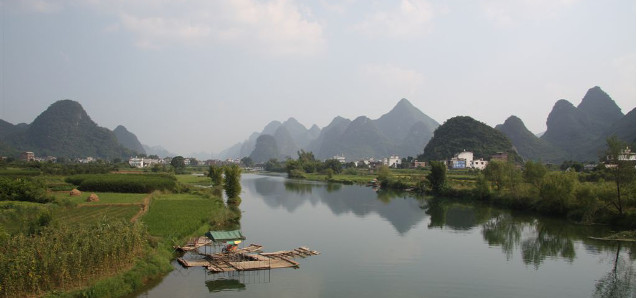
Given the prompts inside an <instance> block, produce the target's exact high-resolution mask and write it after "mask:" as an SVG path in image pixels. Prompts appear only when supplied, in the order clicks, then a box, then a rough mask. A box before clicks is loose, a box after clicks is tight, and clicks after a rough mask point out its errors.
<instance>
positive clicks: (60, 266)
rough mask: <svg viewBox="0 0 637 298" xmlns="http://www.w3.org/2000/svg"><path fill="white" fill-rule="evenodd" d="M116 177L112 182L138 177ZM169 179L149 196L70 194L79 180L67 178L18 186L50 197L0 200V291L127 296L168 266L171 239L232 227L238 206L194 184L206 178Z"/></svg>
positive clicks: (175, 241) (181, 240)
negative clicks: (169, 186)
mask: <svg viewBox="0 0 637 298" xmlns="http://www.w3.org/2000/svg"><path fill="white" fill-rule="evenodd" d="M101 175H104V174H101ZM85 176H86V177H87V178H92V177H93V176H91V175H90V174H89V175H85ZM95 177H97V176H95ZM119 177H125V178H126V179H120V181H117V184H115V185H114V188H117V187H118V186H121V185H123V184H126V183H133V184H135V183H138V182H139V181H140V178H142V177H141V176H140V175H126V176H119ZM158 177H163V176H160V175H158ZM151 178H152V177H151ZM170 179H171V180H174V181H177V180H178V181H179V183H178V184H176V185H175V186H174V188H175V189H174V190H171V191H154V192H152V193H151V194H148V193H120V192H95V193H93V192H79V191H77V190H74V191H73V192H70V190H71V189H74V188H77V185H73V184H71V183H69V182H68V181H67V179H65V176H51V175H42V176H40V177H38V178H37V179H32V180H33V181H34V182H33V183H31V184H24V186H23V187H22V188H24V189H25V190H24V192H25V193H26V192H27V191H31V192H30V193H38V194H40V196H41V197H43V198H45V199H46V201H48V202H49V203H46V204H43V203H36V202H21V201H4V202H0V296H6V295H8V296H14V295H17V296H36V297H37V296H44V297H78V296H81V297H118V296H123V295H128V294H130V293H133V292H135V291H137V290H139V289H140V288H141V287H143V286H144V285H145V284H147V283H148V282H149V281H152V280H156V279H158V278H161V277H163V276H165V274H166V273H168V272H170V271H171V270H173V267H172V265H171V261H172V260H173V259H174V258H175V257H176V256H177V255H176V254H175V252H174V249H173V246H174V245H177V244H183V243H184V242H185V241H186V240H187V239H188V238H189V237H192V236H200V235H203V234H204V233H205V232H207V231H209V230H213V229H220V228H222V229H223V228H235V227H236V226H237V225H238V222H239V219H240V216H241V213H240V210H239V209H238V207H237V206H231V207H227V206H226V204H225V203H224V201H223V197H222V194H221V191H220V190H219V189H213V188H201V187H195V185H200V184H202V183H205V182H206V181H204V180H207V182H208V185H209V181H210V180H209V179H208V178H205V177H204V178H200V177H196V178H193V177H191V175H185V176H184V177H181V176H177V177H174V176H172V177H171V178H170ZM6 180H7V179H6ZM7 181H12V180H7ZM17 181H20V180H17ZM29 181H31V180H29ZM36 188H37V189H36ZM111 188H113V187H111ZM33 189H35V190H37V191H39V192H35V191H33ZM109 189H110V188H109ZM10 190H12V189H10ZM13 191H14V192H16V191H17V190H13ZM89 194H90V196H91V197H95V198H97V200H93V201H90V202H86V200H87V199H86V198H87V196H89ZM38 198H39V197H38ZM36 199H37V198H36ZM40 201H42V200H40ZM43 247H48V249H46V250H43V249H42V248H43Z"/></svg>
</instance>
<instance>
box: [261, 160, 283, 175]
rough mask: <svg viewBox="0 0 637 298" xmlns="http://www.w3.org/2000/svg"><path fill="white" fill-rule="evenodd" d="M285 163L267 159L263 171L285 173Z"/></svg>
mask: <svg viewBox="0 0 637 298" xmlns="http://www.w3.org/2000/svg"><path fill="white" fill-rule="evenodd" d="M285 165H286V162H279V161H278V160H277V159H276V158H271V159H269V160H268V161H267V162H266V163H265V165H264V167H263V169H264V170H266V171H268V172H285V171H286V167H285Z"/></svg>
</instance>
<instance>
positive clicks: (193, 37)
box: [20, 0, 326, 55]
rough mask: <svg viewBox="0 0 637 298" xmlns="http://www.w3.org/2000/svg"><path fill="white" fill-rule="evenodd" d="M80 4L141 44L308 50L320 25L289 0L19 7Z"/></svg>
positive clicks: (99, 1)
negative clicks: (112, 20)
mask: <svg viewBox="0 0 637 298" xmlns="http://www.w3.org/2000/svg"><path fill="white" fill-rule="evenodd" d="M76 5H77V6H85V7H88V8H90V9H93V10H95V11H97V12H99V13H101V14H105V15H113V16H115V17H116V18H117V21H116V23H114V24H111V25H109V26H107V27H106V28H104V29H105V31H107V32H115V31H118V30H123V31H128V32H130V33H132V34H133V36H134V38H135V43H136V45H137V46H139V47H142V48H155V49H157V48H162V47H166V46H193V45H198V46H217V45H220V44H221V45H229V46H233V47H241V48H247V49H251V50H254V51H257V52H261V53H263V52H265V53H266V54H273V55H313V54H316V53H319V52H321V51H322V50H324V48H325V44H326V41H325V37H324V33H323V27H322V26H321V24H320V23H319V22H318V21H316V20H314V18H313V16H312V12H311V11H310V10H309V8H307V7H305V6H302V5H299V4H297V3H296V2H295V1H294V0H266V1H262V0H214V1H208V0H178V1H177V0H176V1H171V0H156V1H155V0H136V1H125V0H86V1H79V2H78V1H73V0H60V1H48V0H24V1H20V7H21V8H22V9H25V8H27V9H28V10H30V11H36V12H56V11H59V10H61V9H63V8H64V7H65V6H76Z"/></svg>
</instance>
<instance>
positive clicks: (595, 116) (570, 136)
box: [496, 86, 635, 163]
mask: <svg viewBox="0 0 637 298" xmlns="http://www.w3.org/2000/svg"><path fill="white" fill-rule="evenodd" d="M546 125H547V130H546V132H545V133H543V134H541V135H540V136H539V137H537V136H535V135H533V134H532V133H531V132H529V131H528V130H527V129H526V127H525V126H524V123H523V122H522V120H520V119H519V118H518V117H515V116H511V117H509V118H508V119H507V120H506V121H505V122H504V123H503V124H499V125H497V126H496V129H498V130H500V131H502V132H503V133H504V134H506V135H507V137H508V138H509V139H511V142H512V143H513V145H514V146H515V147H516V149H517V150H518V152H519V153H520V155H521V156H522V157H523V158H524V159H527V160H537V161H539V160H541V161H544V162H555V163H559V162H562V161H564V160H577V161H596V160H598V159H599V157H600V155H601V154H602V152H603V150H604V149H605V148H606V139H607V138H608V137H610V136H612V135H615V136H617V137H618V138H619V139H620V140H623V141H624V142H626V143H628V144H629V145H631V146H632V147H633V148H634V146H635V109H633V110H632V111H630V112H629V113H628V114H626V115H624V114H623V113H622V112H621V109H620V108H619V107H618V106H617V104H616V103H615V101H614V100H613V99H612V98H611V97H610V96H609V95H608V94H607V93H606V92H604V91H603V90H602V89H601V88H600V87H598V86H595V87H593V88H590V89H589V90H588V91H587V92H586V94H585V95H584V97H583V98H582V101H581V103H580V104H579V105H578V106H577V107H575V106H574V105H573V104H572V103H571V102H569V101H567V100H565V99H560V100H558V101H557V102H556V103H555V105H554V106H553V109H552V110H551V113H550V114H549V116H548V117H547V120H546Z"/></svg>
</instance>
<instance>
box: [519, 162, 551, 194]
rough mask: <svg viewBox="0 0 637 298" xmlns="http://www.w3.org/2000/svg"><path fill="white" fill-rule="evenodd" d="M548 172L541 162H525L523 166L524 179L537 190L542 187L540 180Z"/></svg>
mask: <svg viewBox="0 0 637 298" xmlns="http://www.w3.org/2000/svg"><path fill="white" fill-rule="evenodd" d="M547 172H548V170H547V169H546V167H545V166H544V165H543V164H542V163H541V162H534V161H527V162H526V164H524V171H523V173H524V179H526V182H528V183H531V184H533V186H535V187H536V188H537V189H540V186H541V185H542V178H544V175H546V173H547Z"/></svg>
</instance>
